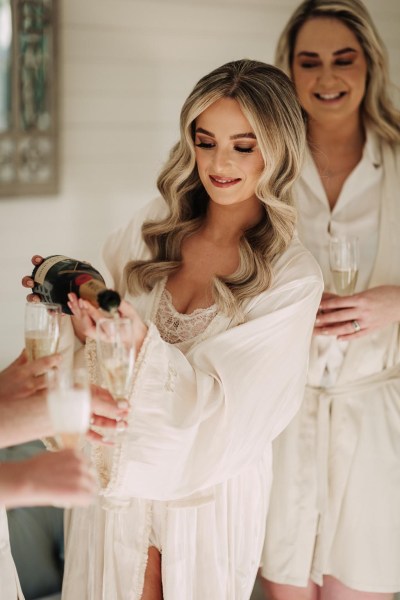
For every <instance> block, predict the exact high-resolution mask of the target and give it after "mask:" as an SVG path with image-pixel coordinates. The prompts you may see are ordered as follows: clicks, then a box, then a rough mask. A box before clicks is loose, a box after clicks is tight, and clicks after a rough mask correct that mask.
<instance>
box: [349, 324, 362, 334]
mask: <svg viewBox="0 0 400 600" xmlns="http://www.w3.org/2000/svg"><path fill="white" fill-rule="evenodd" d="M351 324H352V325H353V329H354V333H358V332H359V331H361V327H360V323H359V322H358V321H352V322H351Z"/></svg>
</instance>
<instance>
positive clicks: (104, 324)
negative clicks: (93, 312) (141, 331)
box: [96, 318, 135, 402]
mask: <svg viewBox="0 0 400 600" xmlns="http://www.w3.org/2000/svg"><path fill="white" fill-rule="evenodd" d="M96 337H97V358H98V360H99V364H100V368H101V372H102V375H103V380H104V383H105V385H106V387H107V389H108V390H109V392H110V393H111V394H112V395H113V396H114V399H115V401H116V402H118V400H121V399H125V400H126V399H128V396H129V392H130V388H131V385H132V376H133V368H134V365H135V351H134V341H133V327H132V321H131V320H130V319H126V318H115V319H114V318H105V319H100V320H99V321H98V322H97V332H96Z"/></svg>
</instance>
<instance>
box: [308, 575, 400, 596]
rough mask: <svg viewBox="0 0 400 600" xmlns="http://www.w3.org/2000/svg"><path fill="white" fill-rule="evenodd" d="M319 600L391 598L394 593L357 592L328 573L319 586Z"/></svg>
mask: <svg viewBox="0 0 400 600" xmlns="http://www.w3.org/2000/svg"><path fill="white" fill-rule="evenodd" d="M320 599H321V600H393V599H394V594H386V593H377V592H358V591H356V590H352V589H350V588H348V587H347V586H345V585H343V583H340V581H339V580H338V579H335V578H334V577H331V576H330V575H325V576H324V585H323V587H322V588H321V596H320Z"/></svg>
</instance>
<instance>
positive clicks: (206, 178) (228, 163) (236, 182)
mask: <svg viewBox="0 0 400 600" xmlns="http://www.w3.org/2000/svg"><path fill="white" fill-rule="evenodd" d="M194 129H195V135H194V144H195V153H196V164H197V170H198V173H199V177H200V180H201V182H202V184H203V186H204V187H205V189H206V191H207V193H208V195H209V197H210V199H211V200H213V201H214V202H216V203H218V204H236V203H238V202H242V201H244V200H248V199H252V200H254V201H255V202H257V203H258V199H257V198H256V196H255V189H256V186H257V183H258V180H259V178H260V175H261V173H262V171H263V168H264V160H263V157H262V154H261V151H260V148H259V146H258V143H257V137H256V135H255V133H254V131H253V129H252V127H251V125H250V123H249V122H248V120H247V119H246V117H245V116H244V114H243V112H242V111H241V108H240V106H239V104H238V102H237V101H236V100H234V99H232V98H221V99H220V100H218V101H216V102H215V103H214V104H212V105H211V106H210V107H208V108H207V109H206V110H205V111H204V112H202V113H201V114H200V115H199V116H198V117H197V119H196V123H195V128H194Z"/></svg>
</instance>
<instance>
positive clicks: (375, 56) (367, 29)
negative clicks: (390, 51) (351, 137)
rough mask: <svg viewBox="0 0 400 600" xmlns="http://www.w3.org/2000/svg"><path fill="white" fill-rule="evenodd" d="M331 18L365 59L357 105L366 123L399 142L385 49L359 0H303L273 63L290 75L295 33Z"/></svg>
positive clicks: (399, 128) (399, 117)
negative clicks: (345, 29)
mask: <svg viewBox="0 0 400 600" xmlns="http://www.w3.org/2000/svg"><path fill="white" fill-rule="evenodd" d="M321 17H325V18H334V19H338V20H339V21H341V22H342V23H344V25H346V26H347V27H348V28H349V29H350V30H351V31H352V32H353V33H354V34H355V36H356V37H357V39H358V41H359V43H360V44H361V47H362V49H363V50H364V54H365V57H366V60H367V68H368V74H367V86H366V92H365V96H364V99H363V102H362V105H361V111H362V115H363V118H364V121H365V123H366V124H368V125H370V126H371V128H372V129H374V130H375V131H376V133H377V134H378V135H379V137H380V138H382V139H383V140H385V141H387V142H389V143H399V142H400V111H399V110H398V109H397V108H396V107H395V106H394V104H393V101H392V99H391V97H390V95H389V91H390V88H391V87H393V85H392V84H391V82H390V78H389V60H388V55H387V50H386V47H385V45H384V43H383V41H382V39H381V37H380V35H379V33H378V31H377V29H376V27H375V25H374V23H373V21H372V19H371V16H370V14H369V12H368V11H367V9H366V7H365V6H364V4H363V3H362V2H361V0H305V1H304V2H302V3H301V4H300V6H298V7H297V9H296V10H295V11H294V13H293V14H292V16H291V17H290V19H289V21H288V23H287V25H286V27H285V29H284V30H283V32H282V34H281V36H280V38H279V40H278V45H277V49H276V54H275V64H276V65H277V66H278V67H280V68H281V69H283V71H285V73H287V74H288V75H291V68H292V63H293V53H294V47H295V44H296V38H297V34H298V32H299V30H300V28H301V27H302V25H303V24H304V23H305V22H306V21H308V20H309V19H313V18H321Z"/></svg>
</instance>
